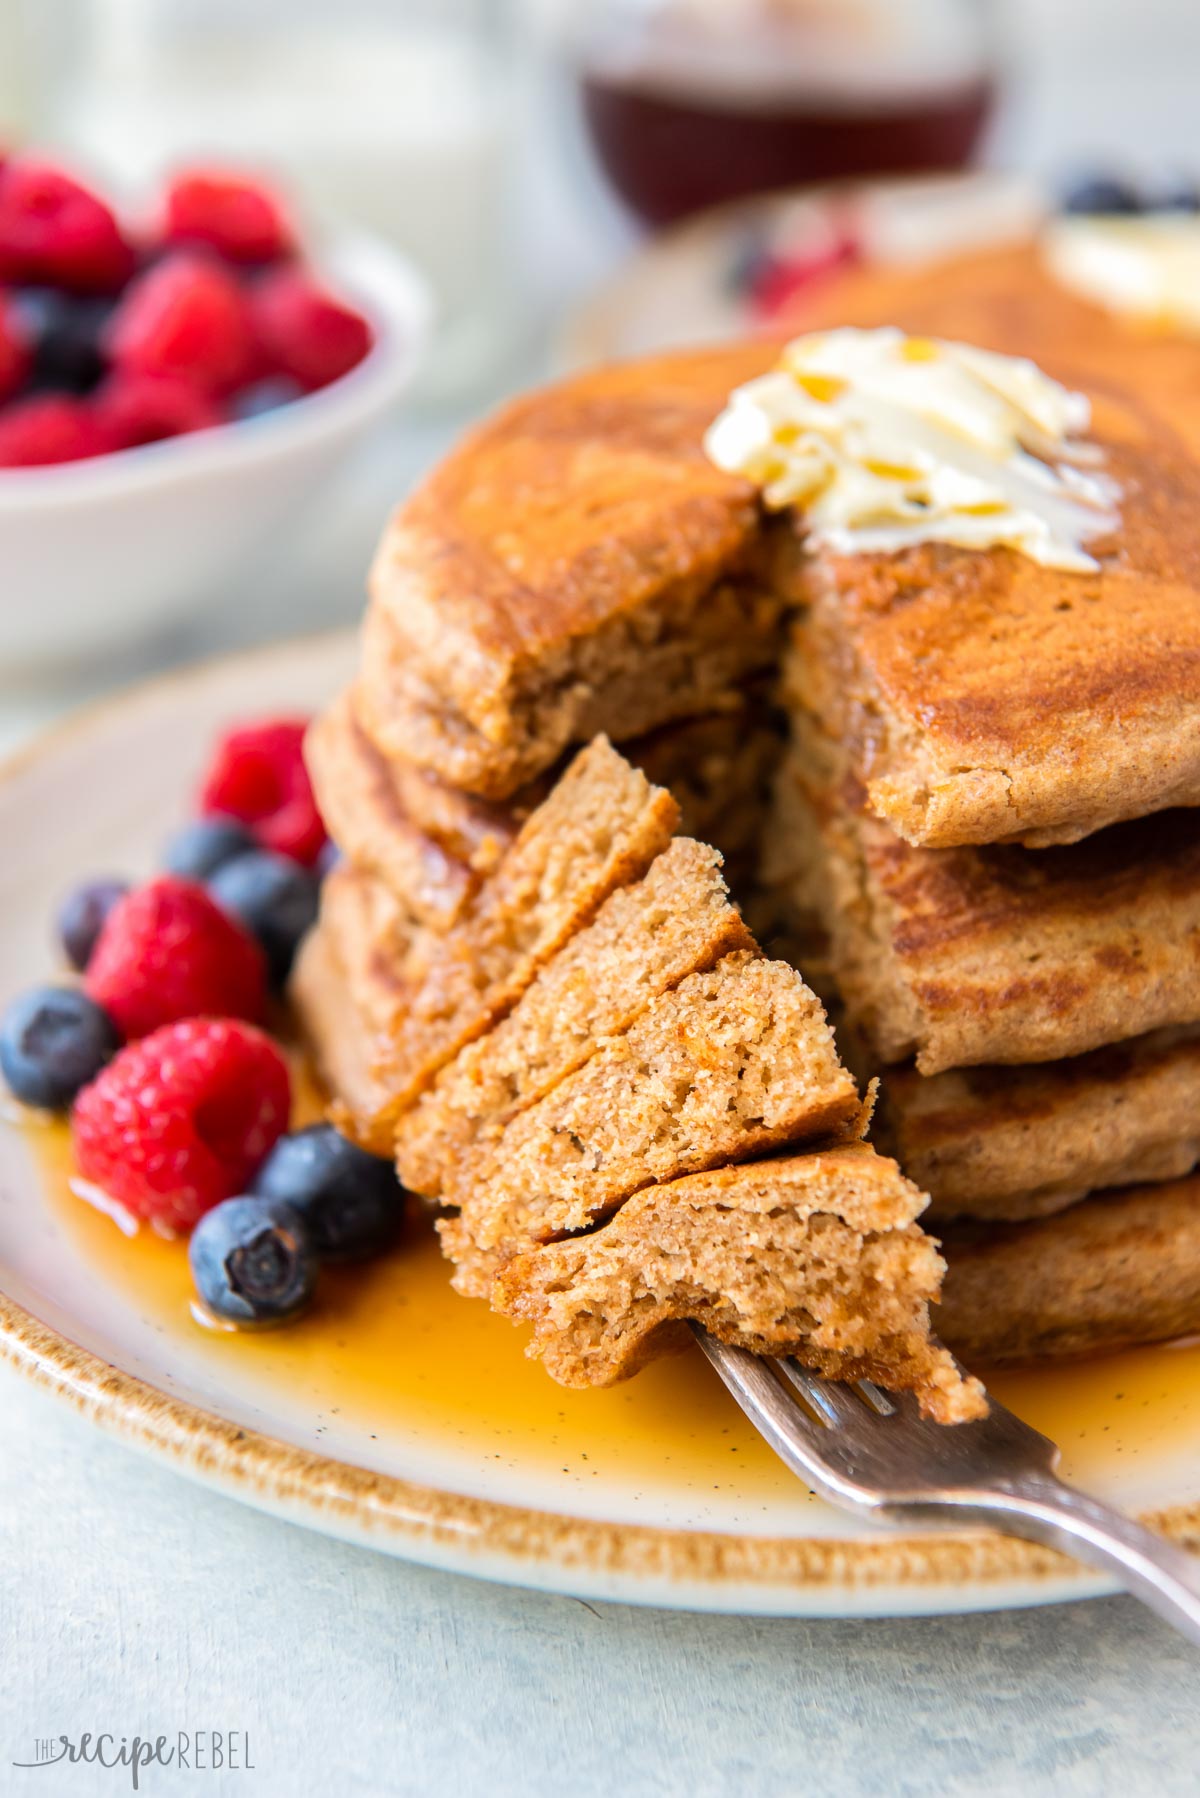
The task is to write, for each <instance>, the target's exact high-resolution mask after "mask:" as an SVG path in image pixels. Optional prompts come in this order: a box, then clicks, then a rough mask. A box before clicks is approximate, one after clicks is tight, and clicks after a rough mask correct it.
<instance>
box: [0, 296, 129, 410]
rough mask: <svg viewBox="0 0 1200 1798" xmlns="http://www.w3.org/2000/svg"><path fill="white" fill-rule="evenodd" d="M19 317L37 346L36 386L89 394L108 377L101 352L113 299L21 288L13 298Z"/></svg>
mask: <svg viewBox="0 0 1200 1798" xmlns="http://www.w3.org/2000/svg"><path fill="white" fill-rule="evenodd" d="M13 304H14V305H15V307H16V313H17V318H18V319H19V321H20V323H21V325H22V326H23V328H24V330H25V332H26V334H27V336H28V338H29V340H30V342H31V344H32V347H33V384H34V386H35V387H49V388H54V389H56V390H58V391H59V392H67V393H90V392H91V391H92V389H93V387H96V386H98V385H99V382H100V380H101V379H102V377H103V375H104V370H105V356H104V352H103V349H102V348H101V337H102V333H103V330H104V326H105V325H106V324H107V322H108V318H109V315H110V313H111V312H112V309H113V302H112V300H111V299H101V298H97V297H96V296H95V295H80V294H67V293H59V292H58V290H57V289H56V288H53V287H22V288H18V289H17V290H16V292H15V293H14V294H13Z"/></svg>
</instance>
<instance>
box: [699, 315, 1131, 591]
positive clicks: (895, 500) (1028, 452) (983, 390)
mask: <svg viewBox="0 0 1200 1798" xmlns="http://www.w3.org/2000/svg"><path fill="white" fill-rule="evenodd" d="M1090 423H1091V407H1090V405H1089V403H1088V400H1087V399H1086V397H1085V396H1084V395H1083V394H1080V393H1072V392H1070V391H1069V390H1068V389H1067V388H1065V387H1062V386H1060V385H1059V383H1058V382H1057V381H1052V380H1051V379H1050V378H1049V376H1047V375H1045V374H1043V373H1042V372H1041V370H1040V369H1039V368H1037V367H1036V366H1035V365H1034V364H1033V363H1032V362H1029V361H1025V360H1022V359H1020V358H1018V357H1014V356H1000V355H996V354H994V353H993V352H992V351H989V350H980V349H975V348H973V347H972V346H971V345H970V344H963V343H950V342H947V341H945V340H944V339H941V338H922V337H908V336H906V335H905V334H904V333H903V332H902V331H899V330H896V329H894V328H892V327H885V328H883V329H880V330H875V331H860V330H853V329H849V328H846V329H843V330H837V331H827V332H819V333H815V334H813V335H810V336H807V337H798V338H796V339H795V340H794V341H793V342H792V343H790V344H788V346H787V347H786V349H785V350H784V351H783V354H782V357H781V359H780V362H779V364H778V366H777V367H776V368H775V369H773V370H772V371H771V372H770V373H769V374H766V375H762V376H760V377H759V378H758V379H757V380H754V381H749V382H747V383H746V385H745V386H743V387H739V388H736V389H735V390H734V392H733V393H732V394H731V395H730V397H729V402H728V404H727V405H726V407H725V409H724V411H723V412H722V413H721V415H720V416H719V418H717V420H716V421H715V423H714V424H713V425H712V426H711V427H710V429H709V431H708V433H707V435H706V437H705V448H706V450H707V452H708V455H709V456H710V457H711V459H712V460H713V461H714V462H715V463H716V464H717V466H718V467H719V468H723V469H725V470H726V471H728V472H729V473H735V474H741V475H744V476H746V477H747V478H748V479H750V480H752V481H754V482H755V483H756V485H758V486H760V487H761V488H762V490H763V498H764V501H765V503H766V505H767V506H768V507H770V508H771V509H772V510H783V509H784V508H786V507H789V506H790V507H795V508H796V509H797V510H799V511H801V512H802V513H803V514H804V518H805V523H806V525H807V528H808V533H809V537H810V539H811V540H812V541H813V542H815V543H818V544H824V545H825V546H827V547H828V548H830V549H832V550H835V551H837V552H838V553H842V554H850V555H853V554H859V553H863V554H883V555H888V554H893V553H895V552H896V551H899V550H901V549H906V548H908V547H909V546H910V545H912V544H916V543H950V544H956V545H958V546H959V547H961V548H964V549H981V550H983V549H993V548H999V547H1001V546H1003V547H1007V548H1009V549H1014V550H1018V551H1020V552H1021V554H1023V555H1026V556H1029V557H1031V558H1032V559H1033V560H1034V561H1036V562H1040V563H1043V564H1044V565H1045V566H1047V567H1051V568H1062V569H1067V570H1072V571H1079V572H1083V571H1087V570H1090V569H1094V568H1095V567H1096V566H1097V564H1096V562H1095V560H1094V558H1093V557H1092V556H1091V555H1089V554H1088V552H1087V550H1086V549H1085V547H1084V545H1085V544H1086V543H1087V542H1088V540H1089V539H1091V538H1093V537H1096V536H1099V535H1102V534H1105V533H1107V532H1110V531H1112V530H1114V529H1115V528H1116V525H1117V523H1118V522H1119V520H1118V516H1117V513H1116V510H1115V507H1116V502H1117V499H1118V497H1119V495H1118V489H1117V487H1116V485H1115V483H1113V482H1112V481H1111V480H1110V479H1109V478H1108V477H1107V476H1105V475H1104V474H1103V472H1102V471H1101V469H1100V466H1099V465H1100V460H1101V457H1100V452H1099V450H1098V449H1097V448H1096V446H1095V445H1093V444H1090V443H1088V442H1087V441H1086V440H1085V435H1084V434H1085V433H1086V431H1087V429H1088V427H1089V425H1090Z"/></svg>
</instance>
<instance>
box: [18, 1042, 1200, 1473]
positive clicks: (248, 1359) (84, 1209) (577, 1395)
mask: <svg viewBox="0 0 1200 1798" xmlns="http://www.w3.org/2000/svg"><path fill="white" fill-rule="evenodd" d="M296 1084H297V1089H298V1090H297V1104H296V1115H295V1119H294V1122H295V1123H296V1125H299V1124H301V1123H303V1122H306V1121H309V1120H311V1119H312V1118H313V1117H316V1116H319V1115H320V1109H321V1101H320V1096H319V1094H318V1093H317V1091H316V1089H315V1088H314V1087H313V1085H312V1083H311V1082H310V1081H308V1080H307V1079H305V1078H304V1077H303V1076H302V1077H301V1078H300V1079H299V1080H298V1081H297V1083H296ZM30 1127H31V1128H32V1126H30ZM33 1135H34V1140H35V1142H36V1144H37V1146H38V1152H39V1158H40V1160H41V1162H42V1166H43V1170H44V1177H45V1183H46V1189H47V1197H48V1202H49V1204H50V1205H51V1206H52V1208H53V1209H54V1212H55V1214H56V1216H57V1217H58V1219H59V1220H60V1221H61V1222H62V1224H63V1226H64V1228H65V1229H66V1230H67V1232H68V1234H69V1236H70V1238H71V1240H72V1241H73V1243H74V1244H75V1246H76V1247H77V1249H78V1250H79V1252H80V1253H81V1254H82V1255H83V1256H84V1257H85V1259H86V1260H87V1261H88V1263H89V1265H91V1266H92V1267H94V1268H95V1269H96V1271H97V1272H98V1274H99V1275H100V1276H101V1277H102V1278H103V1279H105V1280H106V1281H107V1282H109V1283H110V1284H111V1285H113V1286H114V1287H116V1288H117V1289H118V1290H119V1291H121V1292H124V1293H125V1294H127V1295H128V1298H129V1302H130V1304H131V1305H136V1306H137V1307H138V1308H139V1309H140V1311H142V1312H143V1313H144V1314H146V1315H147V1316H150V1317H152V1318H153V1320H154V1322H155V1323H156V1324H157V1325H159V1326H160V1327H161V1329H162V1330H163V1331H164V1332H165V1334H166V1336H167V1338H168V1339H169V1338H170V1337H171V1336H174V1337H175V1338H176V1339H177V1340H180V1341H184V1340H186V1343H187V1347H188V1350H189V1353H191V1354H193V1355H194V1354H195V1353H196V1352H198V1350H199V1352H202V1353H203V1355H204V1356H205V1358H206V1359H208V1358H210V1357H211V1358H212V1359H213V1360H214V1361H220V1362H221V1363H223V1367H222V1369H221V1371H222V1372H223V1373H224V1374H225V1376H226V1377H230V1376H231V1375H232V1376H233V1377H236V1378H238V1379H244V1380H245V1382H247V1383H248V1385H249V1386H250V1387H252V1388H253V1390H254V1391H255V1392H256V1393H258V1394H260V1395H262V1397H263V1398H264V1400H265V1402H266V1403H267V1404H269V1403H270V1399H271V1395H272V1394H273V1393H274V1394H276V1395H278V1396H280V1397H282V1396H284V1395H287V1396H288V1398H289V1399H291V1400H292V1401H294V1400H295V1399H296V1396H297V1395H302V1397H303V1400H304V1403H305V1406H306V1409H307V1408H309V1407H311V1412H312V1414H313V1415H314V1416H316V1417H327V1418H330V1417H332V1418H337V1419H338V1420H339V1421H340V1423H341V1424H343V1425H345V1426H347V1427H349V1428H352V1429H354V1430H361V1432H362V1433H363V1434H364V1435H365V1436H367V1437H369V1438H373V1439H375V1440H381V1441H382V1440H386V1437H387V1435H388V1434H389V1433H397V1434H402V1435H407V1436H411V1435H412V1434H413V1433H414V1432H417V1433H419V1434H421V1435H422V1437H429V1436H430V1435H432V1436H434V1437H436V1438H438V1439H440V1440H441V1441H442V1442H443V1443H444V1444H445V1445H446V1446H447V1447H448V1448H451V1449H457V1450H460V1451H465V1452H468V1453H470V1454H472V1455H473V1456H476V1457H477V1458H478V1461H479V1462H480V1463H483V1462H486V1461H488V1460H491V1461H494V1462H500V1463H504V1464H506V1465H507V1466H510V1467H518V1468H520V1469H521V1470H522V1471H523V1472H529V1473H538V1472H542V1473H546V1474H552V1475H554V1476H555V1477H556V1478H557V1476H558V1475H559V1474H562V1473H567V1474H570V1475H571V1476H572V1477H573V1479H574V1480H575V1481H576V1482H577V1485H576V1489H577V1490H579V1489H584V1490H585V1489H586V1486H587V1484H588V1483H590V1482H591V1481H592V1480H597V1479H608V1480H618V1481H619V1482H620V1483H621V1484H622V1486H624V1485H626V1484H629V1485H637V1484H643V1483H645V1482H647V1481H651V1482H653V1483H654V1484H655V1485H656V1486H657V1487H659V1488H660V1489H661V1488H662V1487H663V1486H664V1485H666V1486H668V1487H670V1488H678V1490H679V1491H680V1492H681V1493H684V1492H686V1493H689V1494H692V1495H695V1494H696V1493H697V1492H700V1493H705V1492H712V1491H714V1490H715V1491H718V1492H720V1491H724V1492H726V1493H728V1492H730V1491H736V1492H737V1494H738V1495H739V1497H740V1498H742V1499H745V1500H755V1499H762V1500H764V1501H765V1500H766V1499H768V1498H776V1497H781V1498H784V1499H785V1500H790V1501H792V1502H795V1500H796V1499H797V1497H798V1496H799V1494H798V1492H797V1485H796V1482H795V1480H794V1478H793V1476H792V1475H790V1474H789V1473H788V1472H787V1470H786V1469H785V1468H784V1467H783V1466H782V1464H781V1463H780V1462H779V1461H778V1460H777V1459H776V1458H775V1456H774V1455H773V1453H772V1452H771V1450H770V1449H769V1448H768V1447H767V1446H766V1444H765V1443H764V1442H763V1441H762V1440H761V1438H760V1437H759V1436H758V1435H757V1433H756V1432H755V1431H754V1430H753V1429H752V1428H751V1426H750V1425H749V1423H748V1422H747V1421H746V1419H745V1418H744V1417H743V1416H742V1414H741V1412H740V1411H739V1410H738V1409H737V1407H736V1406H735V1405H734V1403H733V1401H732V1400H731V1399H730V1398H729V1396H728V1395H727V1394H726V1392H725V1391H724V1389H723V1388H722V1387H721V1386H720V1385H719V1383H718V1382H717V1381H716V1379H715V1377H714V1376H713V1375H712V1373H711V1371H710V1370H709V1369H708V1368H707V1366H706V1365H705V1364H704V1362H703V1360H702V1358H701V1357H700V1356H699V1354H691V1353H689V1354H685V1355H681V1356H672V1357H669V1358H667V1359H664V1360H661V1361H658V1362H655V1363H653V1364H652V1365H651V1366H650V1367H648V1368H646V1369H645V1370H644V1371H643V1372H642V1373H640V1374H639V1375H637V1376H636V1378H634V1379H633V1380H630V1381H627V1382H624V1383H623V1384H621V1385H619V1386H615V1387H611V1388H608V1389H606V1390H602V1391H585V1392H576V1391H569V1390H565V1389H564V1388H562V1387H560V1386H557V1385H555V1383H554V1382H553V1381H552V1380H550V1379H549V1378H548V1376H547V1375H546V1374H545V1373H544V1371H543V1370H542V1369H541V1367H539V1366H538V1365H537V1364H536V1363H535V1362H532V1361H530V1360H529V1359H528V1358H527V1357H526V1356H525V1355H524V1353H523V1349H524V1342H525V1339H526V1332H525V1330H524V1329H518V1328H516V1327H514V1326H513V1324H512V1323H511V1322H509V1320H507V1319H505V1318H501V1317H496V1316H494V1315H493V1314H492V1313H491V1312H489V1310H488V1309H487V1307H486V1306H485V1305H483V1304H481V1303H479V1302H478V1301H475V1300H468V1299H463V1298H460V1297H459V1296H458V1295H457V1294H456V1293H454V1291H453V1290H452V1288H451V1286H450V1283H449V1268H448V1266H447V1264H446V1262H445V1261H444V1260H443V1259H442V1257H441V1254H440V1251H439V1249H438V1246H437V1240H436V1237H435V1236H434V1234H433V1231H432V1229H430V1228H428V1227H427V1226H423V1225H422V1226H414V1227H413V1228H412V1229H411V1230H410V1232H409V1234H408V1235H407V1237H406V1238H405V1240H404V1241H403V1242H402V1243H401V1244H400V1245H399V1247H398V1248H397V1249H396V1250H395V1251H393V1252H392V1253H390V1254H388V1255H385V1256H383V1257H381V1258H380V1259H378V1260H377V1261H374V1262H372V1263H369V1264H367V1265H365V1266H357V1267H328V1268H325V1269H323V1270H322V1274H321V1279H320V1282H319V1286H318V1294H317V1298H316V1301H315V1302H314V1305H313V1307H312V1309H311V1311H310V1312H309V1313H308V1314H306V1316H304V1317H303V1318H301V1319H299V1320H297V1321H296V1322H294V1323H292V1324H290V1325H287V1326H284V1327H282V1328H280V1329H276V1330H262V1331H253V1330H252V1331H241V1330H232V1331H226V1330H212V1329H207V1328H201V1327H200V1325H199V1324H198V1322H197V1321H196V1319H195V1315H194V1309H193V1306H194V1301H195V1293H194V1290H193V1288H192V1284H191V1279H190V1273H189V1269H188V1262H187V1246H186V1243H185V1242H183V1241H178V1240H175V1241H172V1240H166V1239H164V1238H162V1237H160V1236H158V1235H156V1234H155V1233H154V1232H153V1231H151V1230H149V1229H145V1228H143V1229H140V1230H138V1231H137V1233H136V1234H135V1235H134V1236H133V1237H126V1236H124V1235H122V1233H121V1229H120V1228H118V1227H116V1225H115V1224H114V1222H113V1220H112V1219H111V1218H110V1217H108V1216H105V1215H102V1213H101V1211H100V1210H97V1209H96V1208H95V1207H94V1205H93V1204H91V1203H88V1204H83V1203H81V1202H80V1199H79V1197H78V1196H76V1193H75V1191H73V1181H74V1175H73V1169H72V1164H71V1152H70V1139H69V1133H68V1131H67V1129H66V1127H65V1126H64V1125H63V1124H61V1123H57V1122H55V1123H48V1124H47V1123H39V1124H38V1125H37V1127H36V1129H35V1130H33ZM981 1371H984V1377H985V1379H986V1381H987V1384H988V1387H989V1389H990V1390H991V1391H992V1392H993V1393H994V1394H995V1396H996V1397H997V1398H999V1399H1000V1400H1002V1402H1003V1403H1005V1404H1007V1405H1009V1406H1010V1407H1011V1408H1012V1409H1013V1410H1015V1411H1016V1412H1017V1413H1018V1414H1019V1415H1020V1416H1022V1417H1024V1418H1025V1419H1026V1420H1027V1421H1028V1422H1030V1423H1031V1424H1033V1425H1035V1426H1036V1427H1037V1428H1038V1429H1040V1430H1042V1431H1043V1432H1044V1433H1045V1434H1046V1435H1047V1436H1049V1437H1051V1438H1052V1439H1053V1440H1055V1441H1057V1442H1058V1443H1059V1444H1060V1445H1061V1447H1062V1450H1063V1472H1064V1474H1065V1476H1066V1477H1068V1478H1073V1479H1076V1480H1078V1481H1079V1482H1080V1483H1081V1484H1084V1485H1087V1484H1091V1485H1093V1486H1097V1487H1103V1485H1104V1483H1105V1479H1104V1476H1105V1473H1106V1470H1107V1471H1108V1472H1109V1473H1111V1472H1112V1471H1113V1470H1114V1468H1119V1467H1123V1468H1125V1469H1127V1468H1128V1467H1129V1463H1130V1460H1131V1458H1132V1457H1140V1458H1141V1460H1142V1463H1143V1464H1144V1466H1145V1470H1146V1472H1147V1474H1150V1473H1151V1472H1152V1463H1153V1462H1154V1461H1155V1460H1157V1459H1158V1458H1159V1457H1160V1456H1162V1455H1170V1454H1171V1453H1172V1451H1173V1450H1174V1451H1175V1453H1178V1452H1180V1451H1181V1450H1182V1449H1183V1448H1185V1447H1186V1445H1187V1444H1189V1443H1194V1442H1196V1441H1197V1440H1200V1343H1196V1342H1190V1343H1186V1344H1177V1345H1163V1346H1158V1347H1149V1348H1142V1349H1135V1350H1129V1351H1125V1352H1122V1353H1117V1354H1108V1355H1103V1356H1097V1357H1094V1358H1091V1359H1088V1360H1085V1361H1076V1362H1068V1363H1048V1364H1043V1365H1042V1366H1039V1367H1033V1368H1025V1369H1002V1370H995V1371H993V1372H991V1373H990V1374H989V1373H987V1372H986V1370H981ZM814 1502H815V1501H814Z"/></svg>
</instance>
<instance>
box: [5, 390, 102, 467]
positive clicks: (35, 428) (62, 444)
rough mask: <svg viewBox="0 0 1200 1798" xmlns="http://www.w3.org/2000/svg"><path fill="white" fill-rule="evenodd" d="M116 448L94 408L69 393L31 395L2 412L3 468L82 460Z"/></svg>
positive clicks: (39, 465)
mask: <svg viewBox="0 0 1200 1798" xmlns="http://www.w3.org/2000/svg"><path fill="white" fill-rule="evenodd" d="M112 447H113V446H112V443H111V442H110V441H109V438H108V436H107V435H106V433H105V432H104V430H103V428H102V427H101V425H100V422H99V420H98V419H97V417H96V415H95V413H94V412H93V410H92V408H91V407H90V406H89V405H87V404H86V403H85V402H84V401H83V400H77V399H71V398H69V397H68V396H67V395H66V394H61V393H35V394H31V395H30V397H29V398H28V399H22V400H16V401H15V402H14V403H13V404H12V405H11V406H6V407H5V409H4V411H3V412H0V468H37V467H41V466H43V465H45V464H48V463H51V462H79V461H82V460H83V459H84V457H86V456H102V455H103V454H104V453H105V451H106V450H110V449H111V448H112Z"/></svg>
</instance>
